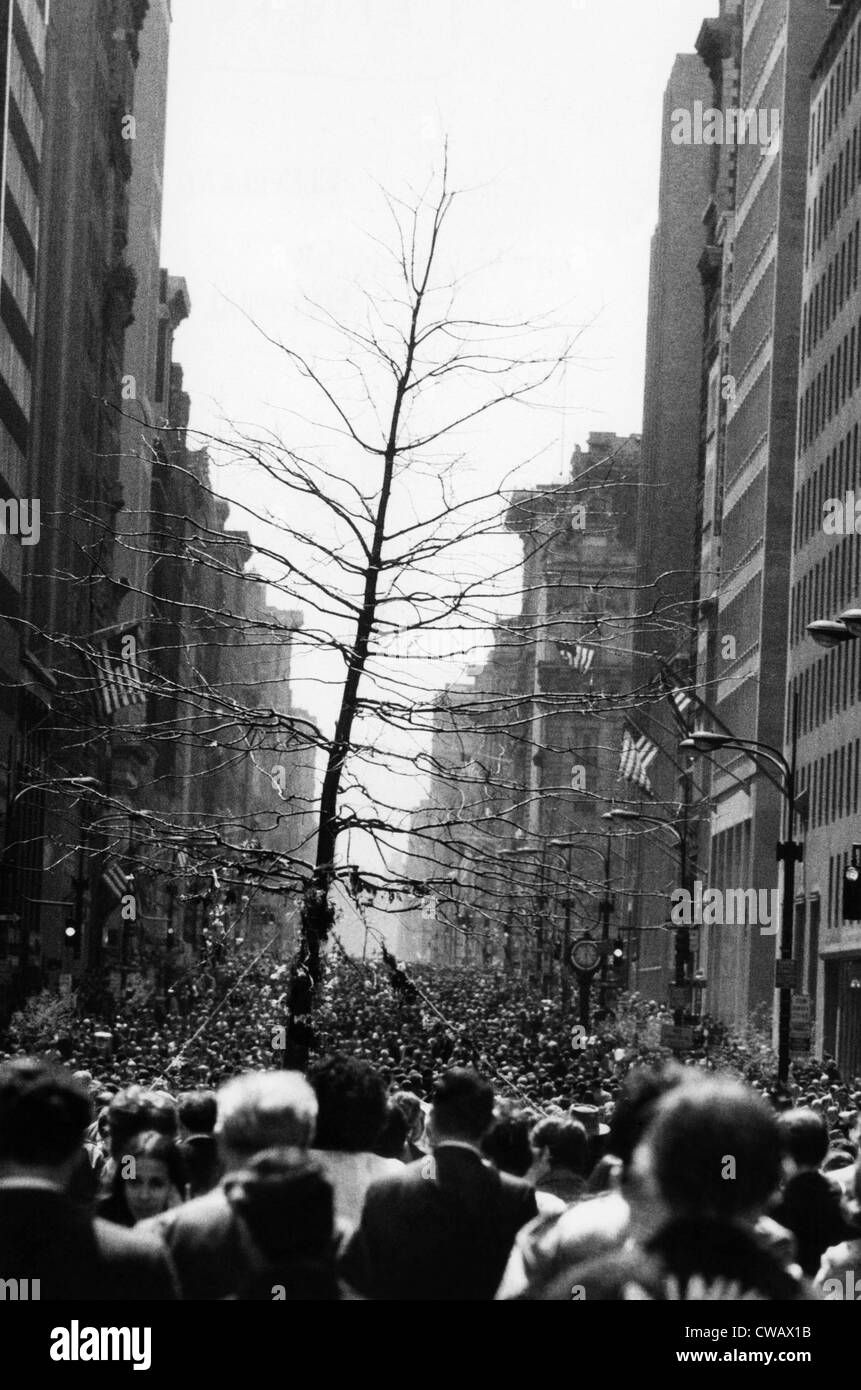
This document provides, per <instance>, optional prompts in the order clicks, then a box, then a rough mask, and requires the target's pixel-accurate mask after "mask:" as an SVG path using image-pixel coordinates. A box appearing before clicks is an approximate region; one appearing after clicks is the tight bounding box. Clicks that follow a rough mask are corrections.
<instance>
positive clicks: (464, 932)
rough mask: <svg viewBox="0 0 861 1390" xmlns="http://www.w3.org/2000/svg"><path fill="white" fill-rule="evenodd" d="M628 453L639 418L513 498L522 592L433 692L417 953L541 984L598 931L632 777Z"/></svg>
mask: <svg viewBox="0 0 861 1390" xmlns="http://www.w3.org/2000/svg"><path fill="white" fill-rule="evenodd" d="M639 462H640V440H639V437H638V436H631V437H629V438H622V437H619V436H616V435H614V434H599V433H596V434H591V435H590V436H589V441H588V448H587V449H586V450H581V449H579V448H578V449H577V450H575V452H574V455H573V456H572V459H571V473H570V479H569V480H567V481H566V482H564V483H562V484H559V485H557V486H555V487H552V486H547V487H539V488H535V489H533V490H530V491H529V492H523V493H518V494H516V495H515V497H514V498H513V500H512V502H511V505H510V507H509V511H508V517H507V525H508V527H509V529H510V530H512V531H513V532H515V533H516V534H517V535H519V536H520V538H521V540H522V544H523V550H524V563H523V584H522V588H523V603H522V608H521V612H520V613H519V614H518V615H516V616H515V617H511V618H508V619H506V620H505V621H504V622H502V623H500V624H499V625H498V626H497V628H496V630H495V632H494V634H493V636H494V644H493V647H492V649H491V651H490V653H489V655H488V658H487V660H486V661H485V663H484V664H483V665H482V666H477V667H473V668H470V670H469V672H468V679H466V680H464V681H462V682H460V683H458V684H455V685H452V686H449V687H448V688H447V689H446V690H445V691H444V692H442V693H441V695H440V697H439V699H438V701H437V706H436V711H435V718H434V723H435V732H434V736H433V741H432V748H431V766H432V768H433V774H432V776H431V778H430V787H429V794H428V797H427V799H426V800H425V802H424V803H423V805H422V806H421V807H420V808H419V809H418V810H417V811H416V813H415V814H414V816H413V820H412V835H411V839H410V854H409V858H408V864H407V873H408V874H409V875H410V876H411V877H412V878H414V880H415V881H416V883H417V884H418V885H419V886H422V885H423V886H424V887H425V890H426V902H425V906H424V910H422V907H421V906H419V907H417V908H416V909H415V910H414V911H413V913H412V914H411V918H410V934H411V937H412V936H413V934H414V933H415V935H416V938H417V940H418V945H417V946H416V949H415V953H414V957H413V958H417V959H424V960H431V961H434V962H436V963H438V964H447V965H461V966H474V967H479V968H484V969H503V968H505V969H506V970H508V971H513V972H515V973H517V974H521V975H523V976H524V977H528V978H530V979H531V980H532V981H533V983H535V984H537V985H540V986H541V987H542V988H544V989H545V990H547V991H552V990H557V991H558V990H559V989H560V987H561V988H563V989H567V988H568V986H569V985H570V983H571V976H570V973H569V972H568V971H566V970H565V969H564V968H563V964H562V961H563V955H564V951H565V946H566V940H567V943H568V944H570V942H571V941H572V940H574V939H576V937H577V936H578V935H583V934H586V932H591V931H594V928H595V922H596V916H597V911H596V905H597V903H598V902H599V900H600V898H602V897H603V894H604V854H605V851H606V838H607V830H608V827H607V824H606V822H603V821H602V820H601V815H602V813H603V812H604V811H606V810H607V808H608V807H609V806H610V805H611V804H612V802H613V799H614V797H616V796H617V795H618V796H619V797H620V798H623V799H625V798H626V797H627V796H628V795H629V792H630V787H629V784H628V783H626V782H624V781H620V780H619V778H618V772H619V761H620V752H621V748H622V741H623V733H624V728H625V718H626V716H625V707H626V705H627V704H628V702H629V694H630V689H631V669H632V641H633V617H634V613H635V610H636V602H637V592H636V555H635V548H634V547H635V535H636V513H637V492H638V471H639ZM554 841H558V842H559V843H557V844H555V843H554ZM569 841H572V842H573V848H572V849H571V850H570V851H569V848H568V842H569ZM613 855H614V861H613V866H612V877H613V886H614V887H615V888H616V889H618V890H619V897H618V901H617V902H616V905H615V906H616V912H615V915H614V917H613V928H612V929H613V932H614V934H622V933H623V932H624V933H625V934H626V935H627V934H628V933H629V930H630V940H629V943H628V945H629V955H632V954H634V953H635V945H636V940H637V939H638V938H637V937H636V935H635V934H634V930H633V928H634V925H635V923H634V918H633V903H631V904H630V908H631V911H630V912H629V902H628V900H627V898H625V897H624V896H623V894H622V892H621V885H622V884H623V883H624V881H625V877H626V874H625V866H626V861H627V857H628V847H627V846H626V845H622V844H621V842H619V841H617V842H616V844H615V845H614V848H613ZM575 881H576V885H577V886H576V887H575V886H574V884H575ZM599 934H600V932H599Z"/></svg>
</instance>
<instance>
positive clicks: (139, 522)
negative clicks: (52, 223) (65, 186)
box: [116, 0, 188, 619]
mask: <svg viewBox="0 0 861 1390" xmlns="http://www.w3.org/2000/svg"><path fill="white" fill-rule="evenodd" d="M169 47H170V4H169V0H150V5H149V9H148V11H147V14H146V17H145V19H144V22H143V27H142V29H141V33H140V39H139V53H140V56H139V59H138V64H137V70H136V73H135V89H134V109H133V112H132V116H133V120H134V125H133V126H131V127H130V130H129V134H130V135H131V136H132V139H130V140H129V148H130V151H131V156H132V165H131V178H130V180H129V211H128V244H127V247H126V260H127V262H128V264H129V265H130V267H131V269H132V270H133V272H134V276H135V284H136V293H135V305H134V318H133V320H132V322H131V323H130V324H129V325H128V327H127V329H126V335H125V354H124V371H123V389H122V392H121V403H120V409H121V418H120V448H121V457H120V463H119V474H120V484H121V487H122V494H123V505H122V508H121V510H120V511H119V512H118V513H117V518H116V530H117V561H116V564H117V571H118V574H119V575H124V576H125V577H126V578H127V580H128V582H129V584H130V586H131V590H132V592H131V593H130V594H129V595H128V598H127V600H126V603H125V605H124V608H123V617H124V618H128V619H133V618H143V617H145V616H146V608H147V600H146V588H147V585H146V574H147V567H148V558H147V557H148V550H149V540H150V537H149V532H148V524H149V511H150V488H151V483H152V467H153V457H154V453H153V451H154V446H155V443H156V441H157V439H158V433H157V431H158V428H159V426H161V425H163V423H164V421H165V419H166V418H167V415H168V392H169V389H170V382H169V379H168V374H169V366H170V360H171V357H170V341H169V339H170V337H171V336H172V334H173V332H174V331H175V329H176V327H177V321H176V320H175V317H174V315H175V310H172V309H171V307H170V306H171V304H172V302H173V300H172V297H171V296H169V295H167V294H165V293H164V291H163V287H162V283H161V282H162V275H163V272H162V270H161V212H162V191H163V189H162V184H163V175H164V151H165V133H166V125H167V78H168V54H169ZM178 288H180V289H181V290H182V291H184V292H185V294H186V299H187V290H185V282H184V281H183V282H182V287H178ZM187 311H188V306H187V305H186V307H185V312H187Z"/></svg>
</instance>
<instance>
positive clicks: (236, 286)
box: [162, 0, 718, 713]
mask: <svg viewBox="0 0 861 1390" xmlns="http://www.w3.org/2000/svg"><path fill="white" fill-rule="evenodd" d="M717 9H718V6H717V0H660V3H650V2H649V0H532V3H529V4H527V3H526V2H525V0H173V26H172V36H171V59H170V62H171V72H170V95H169V108H168V139H167V166H166V180H165V200H164V220H163V240H162V263H163V265H165V266H166V267H167V268H168V269H169V270H170V272H171V273H173V274H178V275H184V276H185V277H186V279H187V281H188V285H189V290H190V294H191V301H192V314H191V318H190V319H189V320H188V321H187V322H186V323H185V324H184V325H183V326H182V328H181V330H180V332H179V334H178V336H177V342H176V355H177V358H178V360H179V361H180V362H181V363H182V365H183V367H184V370H185V387H186V390H188V391H189V393H190V395H191V399H192V425H193V426H194V427H196V428H198V429H201V430H206V431H208V430H214V431H216V432H218V433H224V425H223V420H224V417H227V418H229V419H232V420H235V421H248V422H254V423H255V424H264V425H272V424H273V423H274V424H276V425H277V427H278V428H280V430H281V432H282V434H283V435H284V437H290V438H291V439H292V438H293V435H291V434H290V431H291V430H294V431H295V430H296V429H297V425H296V421H295V419H294V417H292V416H291V415H290V414H289V411H290V408H291V405H292V404H293V397H292V394H291V393H292V392H293V390H294V385H293V383H292V381H291V379H290V378H289V376H288V375H287V374H286V373H285V369H284V363H283V359H282V358H281V357H280V356H279V354H278V353H277V351H275V350H274V349H272V348H271V347H269V346H268V345H267V344H266V343H265V342H264V341H263V340H262V339H261V338H260V337H259V336H258V335H257V334H256V333H255V332H254V331H253V329H252V328H251V327H250V325H249V324H248V323H247V321H246V320H245V319H244V318H243V315H242V312H241V310H245V311H247V312H248V313H250V314H252V315H254V316H255V317H256V319H257V320H258V321H259V322H260V323H261V324H262V325H264V326H265V327H266V328H267V330H268V331H270V332H271V333H272V334H273V336H275V337H276V338H278V339H279V340H280V341H282V342H285V343H291V344H293V345H295V346H297V347H300V348H303V349H308V350H309V351H313V350H314V349H315V348H318V347H319V342H318V340H317V338H316V337H315V332H316V330H315V328H314V326H313V325H312V324H310V323H309V320H308V318H307V315H306V313H305V312H303V310H302V308H301V303H300V301H301V299H302V296H303V295H307V296H308V297H310V298H311V299H313V300H316V301H319V302H323V303H325V304H326V305H327V306H329V307H330V308H332V309H333V310H335V311H336V312H337V311H338V310H339V309H341V310H342V311H344V310H345V306H348V305H350V306H351V305H352V303H353V301H354V285H355V283H356V282H359V283H362V282H363V279H364V280H367V278H368V276H369V275H370V274H371V273H372V271H373V270H376V268H377V264H378V262H377V260H376V259H375V257H376V253H375V249H374V246H373V243H372V242H371V241H370V240H369V238H368V237H367V235H366V233H367V232H372V233H374V234H375V235H380V234H383V232H384V227H385V223H384V221H383V215H382V214H383V206H382V200H381V196H380V192H379V188H378V184H380V185H383V186H384V187H385V188H387V189H389V190H392V191H394V192H396V193H401V192H403V191H404V190H405V188H406V187H407V186H408V185H409V184H412V185H414V186H421V185H423V184H424V183H425V181H426V179H427V177H428V175H429V173H430V171H431V169H432V168H433V166H434V163H435V162H438V157H439V152H440V147H441V138H442V134H443V133H445V134H447V135H448V138H449V141H450V165H451V170H452V182H453V184H454V185H455V186H456V187H460V188H468V189H470V190H472V191H471V192H470V193H469V196H468V199H467V201H466V202H465V203H464V206H463V208H462V209H461V211H460V214H459V215H458V216H457V218H456V220H455V222H454V223H453V231H452V236H451V240H450V242H449V243H448V246H447V254H448V257H449V262H450V264H451V266H452V267H453V268H454V267H456V269H457V271H458V272H460V273H462V272H464V271H469V270H471V269H472V268H479V269H480V272H481V273H480V274H479V276H478V279H477V283H478V285H479V286H480V293H481V295H482V296H483V298H482V304H483V305H484V308H485V312H486V314H487V316H488V317H494V318H501V317H505V316H506V315H509V314H520V315H522V314H523V313H526V314H532V313H540V312H543V311H545V310H547V309H548V308H554V309H555V310H556V311H557V317H561V318H562V319H563V320H564V321H565V322H566V323H567V324H569V325H571V326H574V327H578V326H579V327H583V326H585V327H586V331H585V333H584V335H583V336H582V337H581V339H580V342H579V357H578V362H577V364H576V365H574V366H571V367H569V369H568V371H567V376H566V381H565V383H564V386H563V384H562V383H560V385H559V387H558V388H557V390H556V392H555V397H554V399H553V402H552V403H553V404H554V406H555V409H553V410H551V411H545V412H537V413H535V414H532V415H529V416H527V417H526V420H525V421H524V420H521V421H519V422H518V425H517V428H516V429H515V430H512V426H511V420H510V419H508V418H503V416H496V417H494V416H490V417H488V420H487V423H486V424H484V425H483V426H482V429H481V431H479V432H477V434H476V435H475V436H474V438H473V439H472V440H471V448H472V446H474V448H475V452H476V456H477V458H478V459H479V460H480V461H481V466H482V467H485V468H488V469H493V468H494V467H498V469H499V472H500V474H501V472H502V471H503V470H504V469H505V468H510V467H511V466H513V465H514V464H515V463H517V462H518V461H519V459H520V458H526V457H528V456H530V455H533V456H538V457H539V458H540V460H541V462H540V463H539V464H535V463H533V464H532V465H530V467H529V469H528V470H527V471H526V472H525V473H524V480H525V481H554V480H558V479H559V478H560V476H561V468H562V463H563V460H566V459H567V457H568V456H569V455H570V452H571V449H572V448H573V446H574V445H575V444H576V443H584V444H585V440H586V436H587V434H588V433H589V431H590V430H615V431H616V432H618V433H620V434H626V433H631V432H635V433H638V432H639V431H640V429H641V419H642V381H643V359H644V349H645V333H646V299H647V289H648V265H649V241H650V237H651V234H652V231H653V228H654V222H655V216H656V207H657V193H658V168H659V155H660V121H661V102H662V97H663V91H664V87H665V85H666V82H667V78H668V76H669V72H670V68H671V65H672V62H673V59H674V56H675V54H676V53H678V52H691V51H692V50H693V45H694V40H695V38H696V35H697V32H698V30H699V27H700V24H701V22H702V19H703V17H704V16H706V15H709V14H716V13H717ZM237 306H240V307H239V308H238V307H237ZM298 428H299V437H300V440H301V442H302V443H306V442H307V439H308V436H309V427H308V426H307V424H303V425H301V427H298ZM224 490H225V492H226V493H227V495H228V496H231V495H233V496H235V495H236V492H235V490H234V491H233V492H232V493H231V488H230V487H229V486H225V487H224ZM234 524H238V525H242V524H244V523H243V520H242V519H241V518H240V517H237V518H236V519H235V521H234ZM297 674H298V675H300V676H301V674H302V672H301V670H299V671H298V672H297ZM297 697H298V700H299V702H300V703H302V704H304V705H305V706H306V707H310V708H314V709H315V710H316V711H317V712H318V713H319V711H320V693H319V689H318V688H316V687H308V688H307V689H305V690H304V691H303V688H302V683H301V680H300V682H299V684H298V687H297ZM323 704H324V705H325V700H324V701H323Z"/></svg>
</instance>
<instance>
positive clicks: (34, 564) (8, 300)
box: [0, 0, 147, 1009]
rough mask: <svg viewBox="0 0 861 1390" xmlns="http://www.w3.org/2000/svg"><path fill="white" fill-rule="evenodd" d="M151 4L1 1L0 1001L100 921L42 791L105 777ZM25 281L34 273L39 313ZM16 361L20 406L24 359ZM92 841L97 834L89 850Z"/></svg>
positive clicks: (69, 806)
mask: <svg viewBox="0 0 861 1390" xmlns="http://www.w3.org/2000/svg"><path fill="white" fill-rule="evenodd" d="M146 8H147V4H146V0H111V3H101V0H80V3H77V0H76V3H74V4H70V3H67V2H61V3H55V4H54V5H53V6H51V9H50V13H49V12H48V9H47V6H42V5H41V4H36V3H34V2H33V0H27V3H20V0H16V2H15V3H14V4H12V5H11V6H9V5H4V6H3V8H2V13H3V15H4V18H5V20H6V23H5V26H4V31H3V32H4V40H5V52H4V57H5V59H6V71H7V73H8V74H9V76H10V81H11V82H14V83H16V84H17V88H16V90H15V91H13V90H12V89H11V87H10V88H9V89H8V100H7V107H6V109H7V110H8V112H9V120H8V131H6V132H5V135H4V159H5V161H6V162H7V175H6V176H5V177H4V182H3V187H4V218H5V229H6V231H8V237H5V238H4V251H3V256H4V266H5V267H8V268H9V274H10V277H11V278H10V281H9V293H8V294H7V291H6V287H5V283H4V291H3V316H4V321H6V322H7V324H8V322H10V321H11V322H14V324H15V328H14V330H13V333H10V334H9V335H8V338H7V336H6V335H5V334H4V338H3V349H2V351H3V352H5V353H7V356H8V360H9V361H11V362H12V363H13V366H14V363H16V362H17V361H18V359H20V358H21V353H22V351H23V350H24V349H25V347H26V343H27V338H26V335H25V332H24V330H25V328H26V323H25V321H24V319H23V318H22V317H21V316H20V313H19V315H18V316H17V317H16V312H15V310H16V308H17V309H18V310H19V311H20V309H21V304H22V303H24V304H25V305H26V307H27V308H28V312H29V313H30V315H31V319H30V322H31V326H32V336H31V340H30V354H29V362H28V367H29V372H30V376H31V384H32V393H31V405H30V411H29V421H28V428H27V430H26V433H25V432H24V430H23V421H22V418H21V417H20V416H16V415H15V412H14V411H11V412H7V413H10V418H11V420H12V423H13V427H14V428H16V429H17V433H18V439H17V441H16V447H17V448H18V450H19V452H20V453H21V454H26V459H27V469H28V471H29V482H28V486H29V487H30V489H31V490H32V492H33V494H34V495H35V496H36V497H38V499H39V501H40V521H41V526H40V536H39V543H38V545H33V546H31V547H29V548H25V550H24V551H23V554H22V558H23V576H22V586H21V587H22V598H21V603H20V605H19V607H18V610H17V612H16V614H15V621H16V635H15V642H14V643H13V644H11V647H10V648H9V649H11V650H13V651H15V650H16V649H17V651H18V652H20V658H21V668H20V670H19V671H18V672H16V673H15V675H16V681H15V683H16V689H17V708H16V709H15V711H14V723H15V739H14V743H13V744H11V745H7V746H6V747H4V748H3V756H4V760H5V762H6V778H7V782H8V784H9V787H10V790H11V793H12V794H11V795H10V797H9V808H10V813H9V816H8V817H7V824H6V827H5V836H4V852H3V875H2V878H3V898H4V909H5V910H4V911H3V912H2V913H0V915H2V916H3V917H5V918H6V919H7V921H6V922H5V923H4V924H3V927H4V931H3V933H2V934H0V1009H4V1008H6V1007H7V1006H8V1003H9V1001H10V1000H11V999H12V998H13V997H15V996H16V995H17V996H18V997H20V995H21V994H22V993H25V992H26V991H27V990H28V989H30V988H32V987H35V985H36V984H38V983H39V981H40V980H42V979H43V978H45V971H46V969H47V970H48V973H49V975H50V976H51V977H52V978H53V980H54V981H55V982H56V980H57V979H58V977H59V975H60V974H61V973H62V962H63V957H64V951H66V950H67V949H68V947H67V946H65V945H64V924H65V923H66V922H67V921H68V920H69V917H70V915H72V916H74V915H77V916H78V917H79V918H80V917H82V916H87V915H88V914H90V913H91V912H92V913H93V914H94V920H96V919H97V918H98V910H99V909H98V902H99V896H100V889H99V881H100V874H99V873H98V872H97V871H96V862H95V860H94V859H93V860H91V861H90V863H89V864H88V865H87V866H85V867H82V864H83V862H84V860H83V859H82V857H81V856H80V855H79V854H76V853H73V852H70V851H72V850H73V848H74V847H76V846H80V844H81V842H82V840H86V839H87V835H88V833H89V832H88V831H85V830H84V826H85V824H87V823H88V813H86V812H85V811H84V809H83V806H84V798H83V797H80V796H79V797H77V799H76V798H74V797H71V796H67V797H63V796H62V795H61V794H59V793H58V792H56V791H55V792H53V793H49V792H48V791H46V785H47V784H49V783H51V784H53V783H55V782H57V781H59V782H62V783H64V785H65V784H68V782H69V778H71V777H73V776H76V775H78V776H80V775H84V773H86V774H88V775H89V776H90V777H91V779H92V783H93V785H94V786H98V785H100V786H101V789H102V791H103V792H104V791H105V790H106V789H108V790H109V785H110V781H109V762H110V749H109V747H108V745H107V744H106V743H105V742H104V740H102V741H99V739H98V738H92V737H91V738H90V739H89V740H86V739H84V738H82V736H81V732H80V721H75V720H72V721H71V723H70V721H69V708H68V706H67V702H68V701H69V699H70V697H71V694H72V690H73V688H74V687H75V685H76V684H77V685H78V686H80V683H81V672H80V669H79V668H78V666H77V653H79V652H80V650H81V643H82V642H86V641H88V640H89V638H90V636H91V635H92V634H93V633H95V632H97V631H98V630H100V629H104V628H105V627H106V626H107V625H108V624H109V623H111V622H112V621H114V619H115V617H116V613H117V600H118V590H117V587H116V586H115V585H114V584H113V580H112V568H111V564H112V523H113V517H114V516H115V514H116V511H117V510H118V507H119V505H120V500H121V499H120V493H119V480H118V457H119V430H118V414H117V407H118V404H119V400H120V393H121V377H122V356H123V337H124V332H125V328H126V326H127V324H128V322H129V320H130V318H131V313H132V303H133V300H134V290H135V283H134V275H133V273H132V271H131V269H130V267H129V266H128V264H127V262H126V261H125V259H124V251H125V245H126V238H127V215H128V205H127V184H128V179H129V175H130V172H131V159H130V154H129V150H128V143H129V142H128V141H127V140H126V139H125V134H126V133H127V131H126V124H125V118H126V115H127V114H128V113H130V112H131V111H132V109H133V105H132V104H133V100H134V74H135V64H136V61H137V57H138V49H137V39H138V33H139V30H140V25H141V23H142V20H143V15H144V12H145V10H146ZM46 21H47V30H46V29H45V24H46ZM25 78H26V81H25ZM39 108H41V114H42V131H41V134H42V140H41V158H40V159H39V161H38V163H37V162H36V160H35V149H36V147H35V145H34V143H33V141H34V138H35V136H36V135H37V134H38V131H39V116H38V109H39ZM28 140H29V145H28V143H27V142H28ZM37 227H38V244H37V235H36V233H37ZM25 233H26V234H27V235H26V236H25ZM28 237H29V241H28ZM28 244H29V247H30V254H29V256H28V251H27V248H28ZM13 247H14V249H15V250H16V251H17V252H18V256H19V258H20V259H21V260H22V261H23V266H24V271H25V272H26V276H25V277H24V278H22V272H21V268H20V266H17V263H16V262H15V261H14V260H13V259H12V248H13ZM16 266H17V268H16ZM27 279H29V281H30V284H31V286H32V285H33V283H34V282H35V291H36V293H35V310H34V308H33V301H32V298H29V299H28V298H27V295H26V280H27ZM4 281H5V276H4ZM13 288H15V289H16V291H17V295H18V301H17V302H16V304H15V305H13V302H12V300H13V297H14V296H13V294H12V290H13ZM22 297H23V298H22ZM33 314H34V317H33ZM10 339H11V341H12V348H11V349H9V347H8V341H9V340H10ZM16 352H17V354H18V357H17V358H16V357H15V356H14V355H13V354H14V353H16ZM22 360H23V359H22ZM7 365H8V363H7ZM14 371H15V372H16V373H17V388H16V389H18V391H19V396H21V399H20V400H19V401H18V405H19V406H21V405H22V402H23V400H24V397H23V395H22V394H21V393H22V392H23V389H24V388H23V384H22V378H21V375H20V366H14ZM8 404H9V402H8V401H7V405H8ZM4 447H5V446H4ZM19 463H20V459H19ZM6 649H7V648H6V645H5V644H4V651H5V650H6ZM72 703H74V702H72ZM85 745H86V749H85ZM7 748H8V752H7ZM85 763H86V764H87V766H86V767H85V766H84V764H85ZM64 779H65V781H64ZM98 842H99V836H98V835H95V834H94V835H93V837H92V840H91V842H90V848H91V849H95V848H96V847H97V844H98ZM102 847H104V845H103V846H102ZM85 858H86V856H84V859H85ZM76 871H77V872H76ZM83 879H86V882H83V883H82V881H81V880H83ZM76 880H77V882H76ZM10 903H11V904H14V905H13V906H10ZM16 917H17V918H18V920H17V921H15V920H14V919H15V918H16Z"/></svg>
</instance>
